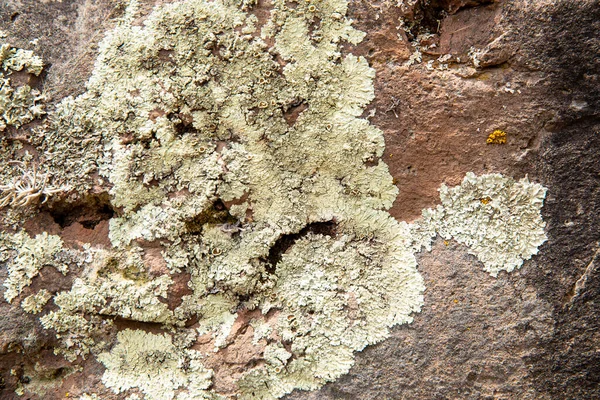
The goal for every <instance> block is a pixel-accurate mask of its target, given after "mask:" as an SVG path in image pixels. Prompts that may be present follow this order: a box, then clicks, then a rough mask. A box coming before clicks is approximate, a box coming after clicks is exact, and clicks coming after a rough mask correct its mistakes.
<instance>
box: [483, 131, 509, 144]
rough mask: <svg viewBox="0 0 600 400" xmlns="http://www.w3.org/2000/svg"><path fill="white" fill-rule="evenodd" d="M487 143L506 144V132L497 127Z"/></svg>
mask: <svg viewBox="0 0 600 400" xmlns="http://www.w3.org/2000/svg"><path fill="white" fill-rule="evenodd" d="M486 143H487V144H506V132H504V131H503V130H500V129H496V130H495V131H494V132H492V133H490V134H489V136H488V138H487V139H486Z"/></svg>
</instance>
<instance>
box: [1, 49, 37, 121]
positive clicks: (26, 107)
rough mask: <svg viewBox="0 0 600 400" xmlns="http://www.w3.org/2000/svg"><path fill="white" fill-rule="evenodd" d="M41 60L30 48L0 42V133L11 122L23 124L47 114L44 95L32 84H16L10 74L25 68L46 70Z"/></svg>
mask: <svg viewBox="0 0 600 400" xmlns="http://www.w3.org/2000/svg"><path fill="white" fill-rule="evenodd" d="M43 66H44V63H43V61H42V59H41V58H40V57H38V56H36V55H34V54H33V52H32V51H30V50H23V49H17V48H14V47H11V46H10V45H9V44H8V43H0V132H2V131H4V130H5V129H6V127H7V126H8V125H12V126H15V127H17V128H18V127H20V126H21V125H24V124H26V123H28V122H31V121H32V120H33V119H35V118H39V117H41V116H42V115H44V110H43V108H44V107H43V101H44V100H45V97H44V95H42V94H41V93H40V91H39V90H37V89H32V88H31V87H30V86H29V85H20V86H16V87H15V86H13V84H12V83H11V78H10V75H11V74H12V73H13V72H18V71H21V70H23V69H25V70H26V71H27V73H30V74H33V75H35V76H38V75H39V74H40V73H41V72H42V69H43Z"/></svg>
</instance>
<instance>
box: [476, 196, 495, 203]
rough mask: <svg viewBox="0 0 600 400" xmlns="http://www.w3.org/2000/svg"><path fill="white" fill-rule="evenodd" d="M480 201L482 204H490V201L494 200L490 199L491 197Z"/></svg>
mask: <svg viewBox="0 0 600 400" xmlns="http://www.w3.org/2000/svg"><path fill="white" fill-rule="evenodd" d="M479 201H480V202H481V204H488V203H489V202H490V201H492V199H490V198H489V197H482V198H481V199H479Z"/></svg>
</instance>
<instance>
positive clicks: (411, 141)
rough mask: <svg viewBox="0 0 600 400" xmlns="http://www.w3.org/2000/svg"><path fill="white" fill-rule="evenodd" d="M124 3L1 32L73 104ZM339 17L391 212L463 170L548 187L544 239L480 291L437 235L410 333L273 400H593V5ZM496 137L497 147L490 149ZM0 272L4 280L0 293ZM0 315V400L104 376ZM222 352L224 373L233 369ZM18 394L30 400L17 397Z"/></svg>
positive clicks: (462, 253)
mask: <svg viewBox="0 0 600 400" xmlns="http://www.w3.org/2000/svg"><path fill="white" fill-rule="evenodd" d="M154 3H155V2H142V8H143V9H145V10H148V9H149V8H150V6H151V5H153V4H154ZM156 3H163V2H156ZM122 4H123V3H121V2H116V1H109V0H103V1H94V2H92V1H85V0H63V1H52V0H47V1H42V2H40V1H33V0H20V1H17V0H14V1H4V2H2V3H1V4H0V30H1V31H2V32H3V33H4V34H6V36H7V38H6V40H7V41H9V42H10V43H11V44H12V45H13V46H18V47H21V48H25V49H31V50H34V51H36V53H37V54H39V55H40V56H42V58H43V59H44V60H45V61H46V63H47V68H46V69H45V72H43V74H42V80H41V82H39V83H38V85H39V88H40V89H44V90H45V91H46V93H47V94H48V95H49V98H50V103H51V102H52V101H54V102H57V101H59V100H60V99H61V98H62V97H63V96H65V95H69V94H74V95H76V94H78V93H80V92H82V91H83V90H84V83H85V81H86V80H87V78H88V77H89V74H90V72H91V70H92V67H93V62H94V59H95V56H96V51H97V47H96V45H97V42H98V41H99V39H100V38H101V37H102V35H103V32H104V31H105V30H106V29H108V28H110V27H111V26H113V24H114V18H116V17H119V16H121V15H122V13H123V7H122ZM260 6H261V7H264V8H268V4H264V3H263V2H261V4H260ZM257 14H258V13H257ZM349 16H350V17H351V18H352V19H354V21H355V22H354V26H355V27H356V28H358V29H360V30H362V31H364V32H366V33H367V35H366V37H365V39H364V40H363V41H362V43H360V44H358V45H356V46H347V49H346V50H347V51H348V52H352V53H353V54H356V55H363V56H364V57H366V58H367V60H368V61H369V64H370V65H371V66H372V67H373V68H374V69H375V70H376V78H375V100H373V101H372V102H371V104H370V105H369V106H368V108H367V110H366V112H365V114H369V112H370V111H374V112H375V113H374V115H373V116H372V117H370V121H371V123H372V124H373V125H375V126H377V127H378V128H380V129H382V130H383V131H384V135H385V139H386V150H385V153H384V155H383V159H384V161H385V162H386V163H387V164H388V165H389V167H390V172H391V173H392V175H393V176H394V178H395V182H396V184H397V186H398V188H399V190H400V194H399V196H398V198H397V199H396V202H395V203H394V206H393V208H392V209H391V213H392V215H393V216H394V217H396V218H397V219H398V220H399V221H412V220H414V219H416V218H418V217H419V215H420V213H421V210H422V209H424V208H427V207H433V206H435V205H436V204H437V203H438V202H439V196H438V193H437V189H438V188H439V187H440V185H441V184H442V183H446V184H448V185H456V184H458V183H460V181H461V180H462V179H463V177H464V175H465V174H466V173H467V172H469V171H473V172H475V173H477V174H482V173H492V172H494V173H503V174H506V175H508V176H512V177H514V178H521V177H523V176H525V175H528V176H529V178H530V179H531V180H532V181H535V182H539V183H541V184H543V185H544V186H545V187H547V188H548V195H547V198H546V202H545V206H544V209H543V211H542V212H543V217H544V220H545V221H546V223H547V226H546V231H547V235H548V241H547V242H546V243H545V244H544V245H542V246H541V248H540V253H539V254H538V255H537V256H535V257H534V258H533V259H532V260H529V261H526V262H525V264H524V266H523V267H522V268H521V269H520V270H518V271H514V272H512V273H510V274H507V273H504V272H502V273H500V274H499V275H498V277H497V278H493V277H491V276H490V275H489V274H487V273H485V272H484V271H483V270H482V268H481V264H480V263H479V261H477V260H476V259H475V258H474V257H473V256H471V255H468V254H467V250H466V248H465V247H463V246H461V245H459V244H457V243H456V242H453V241H450V242H445V241H442V240H441V239H438V240H437V241H436V242H435V244H434V247H433V250H432V252H430V253H422V254H421V255H420V256H419V257H418V258H419V259H418V264H419V272H420V273H421V275H422V276H423V278H424V280H425V284H426V287H427V289H426V291H425V306H424V307H423V309H422V311H421V313H419V314H415V316H414V322H413V323H412V324H410V325H403V326H400V327H396V328H394V329H393V333H392V337H391V338H389V339H387V340H385V341H384V342H381V343H379V344H377V345H374V346H370V347H367V348H366V349H365V350H363V351H362V352H360V353H358V354H357V356H356V364H355V365H354V367H352V369H351V370H350V372H349V373H348V374H347V375H345V376H343V377H342V378H340V379H339V380H337V381H335V382H333V383H329V384H327V385H326V386H325V387H323V388H322V389H320V390H319V391H315V392H300V391H296V392H294V393H292V394H290V395H288V396H287V398H288V399H433V398H434V399H438V398H439V399H445V398H467V399H492V398H498V399H516V398H518V399H572V398H577V399H594V398H598V397H600V389H599V387H600V385H599V384H600V345H599V343H600V336H599V335H600V334H599V333H598V332H600V326H599V325H600V322H599V321H600V320H599V319H598V315H599V312H600V309H599V308H600V305H599V303H598V296H599V295H600V283H599V282H600V276H599V275H600V272H599V269H600V243H599V242H600V229H598V221H599V220H600V203H599V201H600V180H599V176H600V161H599V156H598V155H599V154H600V118H599V110H600V75H599V72H598V71H600V57H599V54H600V41H599V37H598V32H599V31H600V3H599V2H598V1H592V0H582V1H576V0H540V1H535V2H532V1H527V0H513V1H508V0H504V1H502V0H499V1H477V0H473V1H463V0H443V1H442V0H439V1H419V0H411V1H399V2H395V1H393V2H392V1H377V2H370V1H356V0H355V1H352V2H350V8H349ZM36 39H37V41H36ZM31 41H33V42H31ZM416 53H420V57H415V54H416ZM447 54H450V56H449V57H448V56H446V55H447ZM419 58H420V60H419ZM411 60H413V61H411ZM497 129H499V130H502V131H505V132H506V133H507V144H505V145H489V144H487V143H486V139H487V138H488V135H489V134H490V133H492V132H493V131H494V130H497ZM9 134H10V135H12V136H16V135H18V132H16V131H11V132H9ZM12 136H11V137H12ZM111 216H112V210H111V209H110V208H109V207H108V206H107V201H106V200H105V199H98V198H94V200H93V201H91V200H89V199H78V200H77V201H76V202H75V203H70V204H69V205H68V206H65V205H61V203H59V204H58V205H54V206H52V207H48V206H42V209H41V213H40V214H37V216H35V217H33V218H31V219H30V220H29V221H28V222H27V223H26V225H25V226H26V228H27V230H28V231H29V232H30V233H31V234H37V233H40V232H42V231H48V232H49V233H50V234H59V235H60V236H61V237H62V238H63V240H64V241H65V242H66V243H70V245H72V246H74V247H77V246H81V245H82V244H83V243H94V244H96V245H102V246H105V247H108V246H110V242H109V241H108V222H107V219H109V218H110V217H111ZM90 228H91V229H90ZM151 246H152V244H150V243H148V244H147V247H148V248H151ZM148 254H152V252H149V253H148ZM149 257H152V256H151V255H150V256H149ZM157 268H160V266H157ZM6 274H7V272H6V268H2V269H0V280H2V281H4V280H5V279H6ZM184 278H185V277H184ZM71 280H72V279H71V278H69V277H68V276H66V277H65V276H63V275H62V274H60V273H59V272H57V271H56V270H55V269H53V268H50V267H47V268H44V269H42V270H41V271H40V274H39V276H38V277H36V278H34V281H33V284H32V286H31V288H32V290H37V289H38V288H41V287H44V288H50V289H49V290H52V291H54V292H56V291H58V290H66V289H68V288H70V287H71V284H72V282H71ZM184 280H185V279H184ZM175 287H176V288H179V290H181V292H183V293H185V290H186V289H187V288H186V287H185V286H184V285H179V286H177V285H176V286H175ZM176 291H177V290H176ZM181 295H182V293H173V294H171V296H172V298H180V297H181ZM45 307H46V310H49V309H53V308H52V307H54V308H55V306H53V305H51V304H48V305H46V306H45ZM0 315H2V319H1V320H0V397H1V398H3V399H4V398H6V399H12V398H31V399H36V398H47V399H53V398H57V399H58V398H64V397H66V396H67V393H69V396H71V395H73V394H74V395H77V396H79V395H80V394H82V393H86V392H88V393H100V391H101V390H102V389H99V388H100V387H101V386H102V385H101V383H100V378H101V376H102V374H103V372H104V367H103V365H102V364H100V363H98V362H96V361H95V360H93V359H90V360H88V361H86V362H85V363H83V364H81V365H82V370H80V371H76V370H72V369H71V367H69V365H68V363H67V362H66V361H65V360H64V359H62V357H57V356H55V355H53V354H52V349H53V347H54V346H55V345H56V343H55V342H56V339H55V338H54V336H53V335H52V334H50V333H49V332H48V331H46V330H44V329H42V327H41V326H40V324H39V321H38V318H37V317H36V316H33V315H31V314H27V313H25V312H24V311H23V310H22V309H21V308H20V307H18V306H11V305H9V304H7V303H6V302H4V301H2V302H0ZM116 324H117V325H118V327H119V329H125V328H135V327H137V326H136V325H135V323H131V322H129V321H116ZM231 353H232V354H231V357H230V359H228V360H226V361H227V362H229V363H230V364H233V365H235V359H236V357H237V354H233V353H234V352H233V351H232V352H231ZM32 379H35V380H37V381H39V385H38V386H34V385H31V380H32ZM37 381H36V382H37ZM34 383H35V382H34ZM23 384H29V387H31V388H35V387H37V388H38V390H37V394H35V393H33V394H32V393H30V392H26V394H25V395H24V396H22V397H19V396H18V395H16V394H15V389H17V388H18V387H21V386H22V385H23ZM45 385H46V386H45ZM111 396H114V394H111V393H110V392H103V394H102V396H101V398H111ZM114 398H125V396H124V395H121V396H120V397H119V396H114Z"/></svg>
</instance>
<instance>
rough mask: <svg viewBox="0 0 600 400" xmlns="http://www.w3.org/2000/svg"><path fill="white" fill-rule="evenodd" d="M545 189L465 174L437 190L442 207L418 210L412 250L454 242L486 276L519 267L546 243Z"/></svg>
mask: <svg viewBox="0 0 600 400" xmlns="http://www.w3.org/2000/svg"><path fill="white" fill-rule="evenodd" d="M545 196H546V188H544V187H543V186H542V185H540V184H537V183H531V182H529V179H527V178H523V179H521V180H519V181H515V180H514V179H512V178H509V177H505V176H502V175H500V174H488V175H482V176H479V177H478V176H476V175H475V174H473V173H472V172H470V173H467V175H466V176H465V178H464V180H463V182H462V184H461V185H459V186H457V187H454V188H448V187H447V186H446V185H442V187H441V188H440V198H441V200H442V204H441V205H439V206H437V208H435V209H428V210H424V211H423V218H422V220H421V221H419V222H417V223H415V224H414V225H413V227H412V230H413V236H414V237H415V243H416V248H417V249H418V248H420V247H421V246H425V247H426V248H428V249H429V248H430V243H431V238H432V237H434V236H435V235H436V234H439V235H440V236H441V237H442V238H444V239H446V240H449V239H455V240H456V241H457V242H459V243H462V244H465V245H466V246H468V247H469V252H470V253H471V254H474V255H475V256H476V257H477V258H478V259H479V260H480V261H481V262H482V263H483V265H484V269H485V270H486V271H488V272H489V273H490V274H491V275H492V276H497V275H498V273H499V272H500V271H508V272H510V271H512V270H514V269H515V268H519V267H520V266H521V265H522V264H523V261H524V260H528V259H530V258H531V256H533V255H534V254H537V253H538V247H539V246H541V245H542V244H543V243H544V242H545V241H546V239H547V237H546V234H545V232H544V228H545V226H546V224H545V223H544V221H543V219H542V215H541V208H542V206H543V203H544V198H545Z"/></svg>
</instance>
